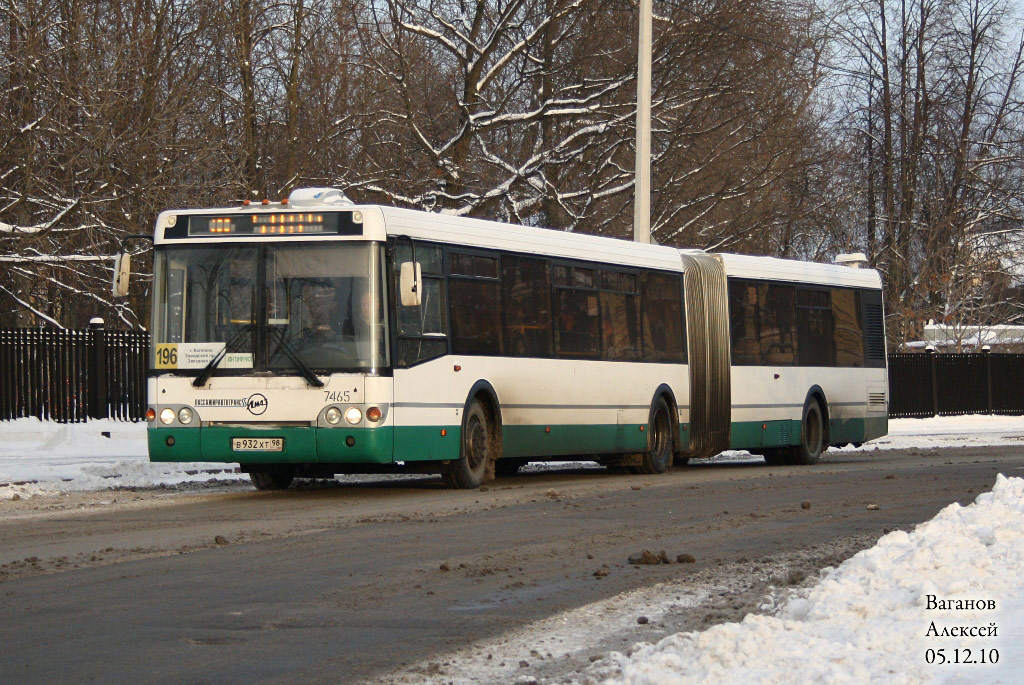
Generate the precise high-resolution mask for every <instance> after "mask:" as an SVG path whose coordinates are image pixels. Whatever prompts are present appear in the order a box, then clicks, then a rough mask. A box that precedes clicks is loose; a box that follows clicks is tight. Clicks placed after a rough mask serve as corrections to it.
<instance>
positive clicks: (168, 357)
mask: <svg viewBox="0 0 1024 685" xmlns="http://www.w3.org/2000/svg"><path fill="white" fill-rule="evenodd" d="M156 368H158V369H176V368H178V346H177V345H174V344H171V345H157V346H156Z"/></svg>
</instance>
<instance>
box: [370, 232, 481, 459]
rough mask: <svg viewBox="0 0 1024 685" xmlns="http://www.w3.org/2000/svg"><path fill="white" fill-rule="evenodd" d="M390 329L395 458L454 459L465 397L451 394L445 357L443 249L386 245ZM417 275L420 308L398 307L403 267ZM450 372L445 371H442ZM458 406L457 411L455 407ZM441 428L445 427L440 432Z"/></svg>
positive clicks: (402, 241) (404, 242)
mask: <svg viewBox="0 0 1024 685" xmlns="http://www.w3.org/2000/svg"><path fill="white" fill-rule="evenodd" d="M388 257H389V268H390V270H391V273H392V278H391V283H392V285H393V287H392V289H391V291H392V292H391V307H390V309H391V311H392V312H393V317H394V318H393V320H392V324H393V326H392V330H393V331H394V338H395V344H394V348H393V349H394V356H393V359H392V366H393V369H394V404H393V405H392V407H393V410H394V418H393V422H394V423H393V425H394V427H395V429H394V430H395V452H394V454H395V456H394V458H395V460H396V461H420V460H437V459H458V457H459V443H458V436H459V431H458V430H454V431H453V430H451V428H452V427H453V426H458V425H460V423H459V422H460V421H461V419H460V418H459V415H461V409H462V404H463V403H464V402H465V396H464V394H463V396H462V397H456V396H455V395H456V394H457V393H455V392H454V390H452V393H451V394H452V396H451V397H449V396H448V391H449V390H451V386H452V385H453V384H452V382H451V378H450V368H451V367H450V366H449V365H448V364H446V363H445V361H444V359H442V357H444V356H446V355H447V354H448V307H447V303H446V301H445V298H446V296H447V295H446V288H445V279H444V266H443V261H442V257H443V255H442V252H441V248H439V247H436V246H433V245H428V244H423V243H418V242H414V241H413V240H411V239H410V238H407V237H404V236H401V237H397V238H394V239H393V240H392V241H391V243H390V244H389V245H388ZM409 263H412V264H418V265H419V268H418V269H415V268H411V269H410V268H409V267H407V268H406V272H407V274H408V273H410V272H411V273H416V272H417V271H418V272H419V274H420V279H419V280H420V282H419V304H411V303H410V304H403V303H402V287H401V282H400V281H401V277H402V264H409ZM446 371H448V372H449V373H446ZM455 405H457V407H458V410H455V409H453V407H454V406H455ZM442 429H444V430H443V431H442Z"/></svg>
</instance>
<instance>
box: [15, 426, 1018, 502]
mask: <svg viewBox="0 0 1024 685" xmlns="http://www.w3.org/2000/svg"><path fill="white" fill-rule="evenodd" d="M1022 441H1024V419H1022V418H1021V417H1019V416H944V417H936V418H931V419H895V420H893V421H890V422H889V435H887V436H886V437H883V438H879V439H878V440H873V441H871V442H869V443H866V444H864V445H862V446H861V447H859V448H853V447H846V448H843V449H844V450H855V449H856V450H864V451H870V450H875V449H902V448H907V447H917V448H929V447H942V446H949V445H957V446H972V447H980V446H1000V445H1020V444H1021V442H1022ZM708 461H712V462H714V461H730V462H732V461H761V457H758V456H754V455H751V454H750V453H749V452H744V451H729V452H725V453H723V454H721V455H719V456H717V457H713V458H712V459H711V460H695V463H707V462H708ZM235 466H236V464H221V463H182V464H173V463H167V464H154V463H150V462H149V460H148V458H147V456H146V426H145V424H143V423H126V422H121V421H111V420H104V421H89V422H88V423H72V424H59V423H52V422H48V421H40V420H38V419H34V418H25V419H18V420H16V421H0V500H3V499H10V498H11V497H12V496H14V495H15V494H18V495H19V496H24V495H26V494H28V495H31V494H55V493H60V492H67V491H81V490H102V489H108V488H123V487H160V486H165V487H169V486H174V485H178V484H181V483H190V482H205V481H208V480H210V479H211V478H214V479H217V480H220V481H234V482H240V481H247V480H248V477H247V476H246V475H245V474H238V473H234V468H235ZM566 468H598V467H596V466H595V464H594V463H593V462H570V463H568V464H567V463H566V462H550V463H548V462H535V463H533V464H530V465H529V466H527V467H526V469H525V470H526V471H527V472H530V471H533V472H543V471H546V470H552V469H566ZM382 477H383V476H381V475H375V476H372V478H373V479H374V480H379V479H381V478H382ZM401 477H403V478H408V476H404V475H403V476H401ZM344 479H345V480H364V478H363V477H360V476H354V477H353V476H346V477H345V478H344Z"/></svg>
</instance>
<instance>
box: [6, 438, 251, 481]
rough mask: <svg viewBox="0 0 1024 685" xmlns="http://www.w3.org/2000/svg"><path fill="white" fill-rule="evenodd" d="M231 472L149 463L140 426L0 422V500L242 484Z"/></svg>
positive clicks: (225, 466) (223, 466)
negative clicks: (214, 482) (218, 482)
mask: <svg viewBox="0 0 1024 685" xmlns="http://www.w3.org/2000/svg"><path fill="white" fill-rule="evenodd" d="M234 467H235V464H210V463H189V464H154V463H150V461H149V457H148V454H147V448H146V424H144V423H127V422H122V421H113V420H100V421H89V422H88V423H65V424H61V423H54V422H50V421H40V420H39V419H35V418H24V419H18V420H16V421H0V500H4V499H11V498H13V497H14V496H15V495H18V496H19V497H25V496H31V495H42V494H57V493H60V492H68V491H76V490H103V489H107V488H113V487H159V486H171V485H178V484H181V483H188V482H205V481H208V480H210V479H211V478H217V479H219V480H248V476H246V475H244V474H235V473H231V472H230V471H233V470H234ZM225 471H228V472H227V473H225Z"/></svg>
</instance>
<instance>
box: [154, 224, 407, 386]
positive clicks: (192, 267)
mask: <svg viewBox="0 0 1024 685" xmlns="http://www.w3.org/2000/svg"><path fill="white" fill-rule="evenodd" d="M381 250H382V248H381V246H380V245H377V244H369V243H355V242H345V243H340V242H332V243H325V242H315V243H313V242H303V243H291V244H286V245H281V244H252V243H248V244H239V243H233V244H225V243H218V244H216V245H213V244H211V245H187V246H173V247H161V248H158V250H157V254H156V257H155V263H154V288H155V298H154V306H153V355H152V364H151V365H152V367H154V368H156V369H158V370H181V371H187V372H191V373H193V374H195V373H199V372H200V371H201V370H202V369H203V368H204V367H206V366H207V364H208V363H209V362H210V361H211V360H212V359H214V358H215V357H217V356H218V355H220V354H221V352H224V354H223V358H222V359H221V360H220V361H219V362H218V363H217V364H216V370H215V372H214V373H216V374H223V373H228V374H236V375H237V374H244V373H251V372H254V371H263V372H266V371H270V372H275V373H281V374H289V375H291V374H294V373H296V371H297V367H300V365H304V366H305V367H307V368H308V369H312V370H314V371H319V372H331V371H352V370H369V371H373V370H376V369H379V368H383V367H386V366H387V365H388V353H387V331H386V321H387V317H386V316H385V314H384V306H383V302H384V300H383V297H382V286H381V284H382V277H381V274H382V262H383V260H382V255H381ZM225 348H226V349H225Z"/></svg>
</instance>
